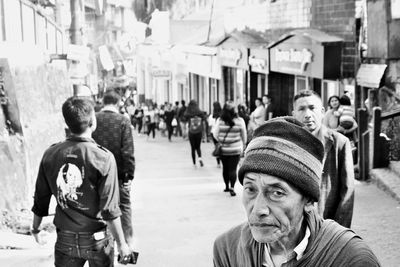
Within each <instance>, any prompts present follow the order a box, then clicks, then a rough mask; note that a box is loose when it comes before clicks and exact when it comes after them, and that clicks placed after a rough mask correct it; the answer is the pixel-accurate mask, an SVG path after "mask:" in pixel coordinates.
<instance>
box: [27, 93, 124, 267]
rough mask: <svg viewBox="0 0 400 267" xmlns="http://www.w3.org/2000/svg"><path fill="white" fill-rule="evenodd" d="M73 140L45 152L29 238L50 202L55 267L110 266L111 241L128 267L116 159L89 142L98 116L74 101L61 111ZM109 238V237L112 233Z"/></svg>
mask: <svg viewBox="0 0 400 267" xmlns="http://www.w3.org/2000/svg"><path fill="white" fill-rule="evenodd" d="M62 113H63V116H64V119H65V122H66V124H67V126H68V128H69V130H70V131H71V135H70V136H69V137H68V138H67V139H66V140H65V141H63V142H60V143H57V144H54V145H52V146H51V147H49V148H48V149H47V150H46V151H45V153H44V155H43V158H42V160H41V163H40V166H39V173H38V176H37V180H36V189H35V195H34V204H33V207H32V211H33V213H34V217H33V224H32V229H31V233H32V235H33V236H34V238H35V240H36V241H37V242H38V243H41V240H40V236H39V232H40V228H39V227H40V224H41V221H42V218H43V217H44V216H48V209H49V204H50V198H51V196H52V195H53V196H54V197H55V199H56V201H57V208H56V212H55V216H54V225H55V226H56V229H57V241H56V243H55V250H54V264H55V266H83V265H84V264H85V262H86V261H88V262H89V265H90V266H114V241H113V239H112V236H113V237H114V238H115V240H116V242H117V247H118V253H119V255H120V256H122V261H123V263H124V264H126V263H127V262H128V261H129V255H130V253H131V251H130V249H129V246H128V244H127V243H126V242H125V238H124V234H123V230H122V227H121V220H120V216H121V210H120V208H119V206H118V202H119V192H118V175H117V165H116V163H115V159H114V156H113V154H112V153H111V152H109V151H108V150H107V149H105V148H103V147H102V146H100V145H98V144H96V143H95V141H94V140H93V139H92V138H91V135H92V132H93V131H94V130H95V128H96V117H95V112H94V107H93V104H92V102H91V101H90V100H87V99H80V98H76V97H72V98H69V99H67V100H66V101H65V102H64V104H63V106H62ZM110 233H111V234H112V236H111V234H110Z"/></svg>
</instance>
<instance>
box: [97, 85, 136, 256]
mask: <svg viewBox="0 0 400 267" xmlns="http://www.w3.org/2000/svg"><path fill="white" fill-rule="evenodd" d="M120 99H121V97H120V95H119V94H118V93H117V92H115V91H113V90H110V91H107V92H106V93H105V94H104V97H103V104H104V107H103V109H102V110H101V111H100V112H98V113H96V120H97V128H96V130H95V131H94V132H93V134H92V137H93V139H94V140H95V141H96V143H98V144H99V145H101V146H103V147H105V148H107V149H108V150H110V151H111V153H113V155H114V157H115V161H116V163H117V169H118V186H119V196H120V204H119V205H120V209H121V212H122V216H121V223H122V228H123V230H124V236H125V240H126V242H127V243H128V245H129V246H130V247H131V248H132V247H133V245H134V238H133V226H132V204H131V193H130V192H131V187H132V180H133V178H134V174H135V157H134V143H133V133H132V126H131V124H130V120H129V119H128V118H126V117H125V116H124V115H122V114H120V113H119V112H118V103H119V102H120Z"/></svg>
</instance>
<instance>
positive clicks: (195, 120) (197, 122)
mask: <svg viewBox="0 0 400 267" xmlns="http://www.w3.org/2000/svg"><path fill="white" fill-rule="evenodd" d="M202 131H203V120H202V119H201V117H199V116H194V117H192V118H190V119H189V133H201V132H202Z"/></svg>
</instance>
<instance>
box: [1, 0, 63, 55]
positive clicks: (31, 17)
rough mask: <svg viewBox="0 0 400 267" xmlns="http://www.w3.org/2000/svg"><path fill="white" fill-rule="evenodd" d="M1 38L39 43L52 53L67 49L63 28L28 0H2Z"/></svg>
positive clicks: (38, 44) (59, 52) (33, 43)
mask: <svg viewBox="0 0 400 267" xmlns="http://www.w3.org/2000/svg"><path fill="white" fill-rule="evenodd" d="M0 40H1V41H5V42H21V43H27V44H32V45H37V46H40V47H41V48H43V49H44V50H46V51H47V52H48V53H50V54H62V53H64V50H65V37H64V32H63V30H62V29H61V28H60V27H59V26H58V25H56V23H55V22H54V21H53V20H52V19H50V18H48V17H47V16H46V15H43V14H42V13H41V11H40V10H39V8H38V7H36V6H35V5H33V4H32V3H31V2H29V1H26V0H0Z"/></svg>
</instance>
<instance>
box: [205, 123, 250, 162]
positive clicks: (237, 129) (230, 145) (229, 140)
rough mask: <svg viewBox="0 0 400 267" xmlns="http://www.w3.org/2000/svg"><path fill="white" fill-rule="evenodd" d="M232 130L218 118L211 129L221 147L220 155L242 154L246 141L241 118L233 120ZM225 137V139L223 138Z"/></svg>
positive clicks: (244, 127) (244, 126)
mask: <svg viewBox="0 0 400 267" xmlns="http://www.w3.org/2000/svg"><path fill="white" fill-rule="evenodd" d="M233 122H234V123H235V125H234V126H232V128H231V127H230V126H229V125H228V124H226V123H225V122H224V121H223V120H222V119H221V118H218V119H217V121H216V123H215V126H214V127H213V136H214V137H215V138H216V139H217V140H218V141H219V142H220V143H221V145H222V155H224V156H233V155H240V154H241V153H243V148H244V144H245V143H246V140H247V133H246V125H245V122H244V120H243V119H242V118H240V117H239V118H234V119H233ZM225 136H226V137H225Z"/></svg>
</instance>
